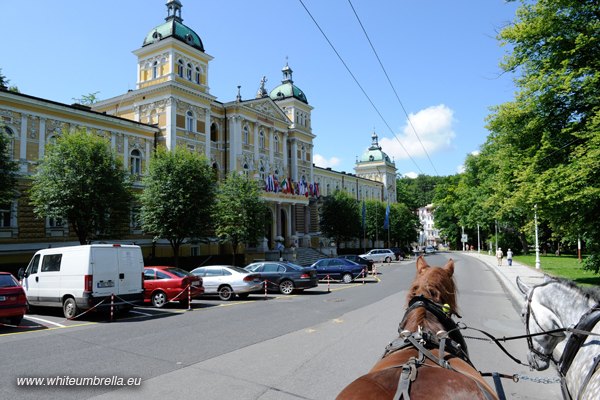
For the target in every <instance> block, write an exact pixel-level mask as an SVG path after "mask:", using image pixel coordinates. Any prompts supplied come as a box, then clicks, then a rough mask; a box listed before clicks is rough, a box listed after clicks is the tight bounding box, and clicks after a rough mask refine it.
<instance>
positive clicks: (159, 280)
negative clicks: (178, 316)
mask: <svg viewBox="0 0 600 400" xmlns="http://www.w3.org/2000/svg"><path fill="white" fill-rule="evenodd" d="M188 286H190V287H191V298H192V299H195V298H196V297H198V296H200V295H202V294H203V293H204V286H202V278H201V277H199V276H196V275H193V274H191V273H189V272H187V271H184V270H182V269H180V268H176V267H167V266H152V267H144V303H152V305H153V306H154V307H158V308H160V307H163V306H164V305H165V304H167V303H168V302H170V301H178V302H179V304H181V305H182V306H184V307H187V306H188V290H187V287H188Z"/></svg>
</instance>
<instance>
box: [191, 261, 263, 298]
mask: <svg viewBox="0 0 600 400" xmlns="http://www.w3.org/2000/svg"><path fill="white" fill-rule="evenodd" d="M191 273H192V274H194V275H197V276H200V277H202V280H203V285H204V294H205V295H206V294H217V295H219V298H220V299H221V300H232V299H233V298H234V297H235V295H237V296H238V297H240V298H242V299H243V298H246V297H248V295H249V294H250V293H256V292H260V291H261V290H262V289H263V282H262V280H261V279H260V276H259V275H258V274H252V273H250V272H248V271H246V270H245V269H243V268H240V267H234V266H231V265H209V266H206V267H198V268H196V269H194V270H192V271H191Z"/></svg>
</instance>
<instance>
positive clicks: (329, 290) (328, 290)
mask: <svg viewBox="0 0 600 400" xmlns="http://www.w3.org/2000/svg"><path fill="white" fill-rule="evenodd" d="M329 280H330V279H329V275H327V293H331V289H330V288H329Z"/></svg>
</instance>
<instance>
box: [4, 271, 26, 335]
mask: <svg viewBox="0 0 600 400" xmlns="http://www.w3.org/2000/svg"><path fill="white" fill-rule="evenodd" d="M26 312H27V296H26V295H25V291H24V290H23V288H22V287H21V285H19V282H18V281H17V280H16V279H15V278H14V277H13V276H12V275H11V274H10V273H9V272H0V319H4V318H6V319H8V321H9V322H10V324H11V325H19V324H20V323H21V320H22V319H23V315H25V313H26Z"/></svg>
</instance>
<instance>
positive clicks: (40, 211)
mask: <svg viewBox="0 0 600 400" xmlns="http://www.w3.org/2000/svg"><path fill="white" fill-rule="evenodd" d="M129 189H130V185H129V183H128V181H127V178H126V173H125V171H124V169H123V167H122V165H121V163H120V162H119V161H118V160H117V158H116V156H115V154H114V153H113V152H112V150H111V147H110V143H109V141H108V140H106V139H104V138H102V137H100V136H97V135H95V134H91V133H87V132H86V131H85V130H77V131H74V132H72V133H69V132H63V134H62V135H61V136H60V137H59V138H58V139H57V141H56V143H55V144H50V145H48V148H47V151H46V154H45V156H44V158H43V159H42V160H41V163H40V165H39V166H38V169H37V172H36V174H35V175H34V176H33V183H32V187H31V191H30V194H31V196H30V199H31V203H32V204H33V206H34V212H35V214H36V215H37V216H38V217H42V218H43V217H52V218H66V219H67V221H68V222H69V223H70V224H71V226H72V227H73V230H74V231H75V233H76V234H77V238H78V239H79V243H81V244H85V243H88V242H89V241H91V240H93V239H95V238H101V237H106V236H110V235H112V234H113V233H114V232H115V231H116V230H117V228H118V227H119V226H120V225H121V224H122V223H123V222H124V221H127V220H128V218H127V217H128V210H129V202H130V200H131V194H130V191H129Z"/></svg>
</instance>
